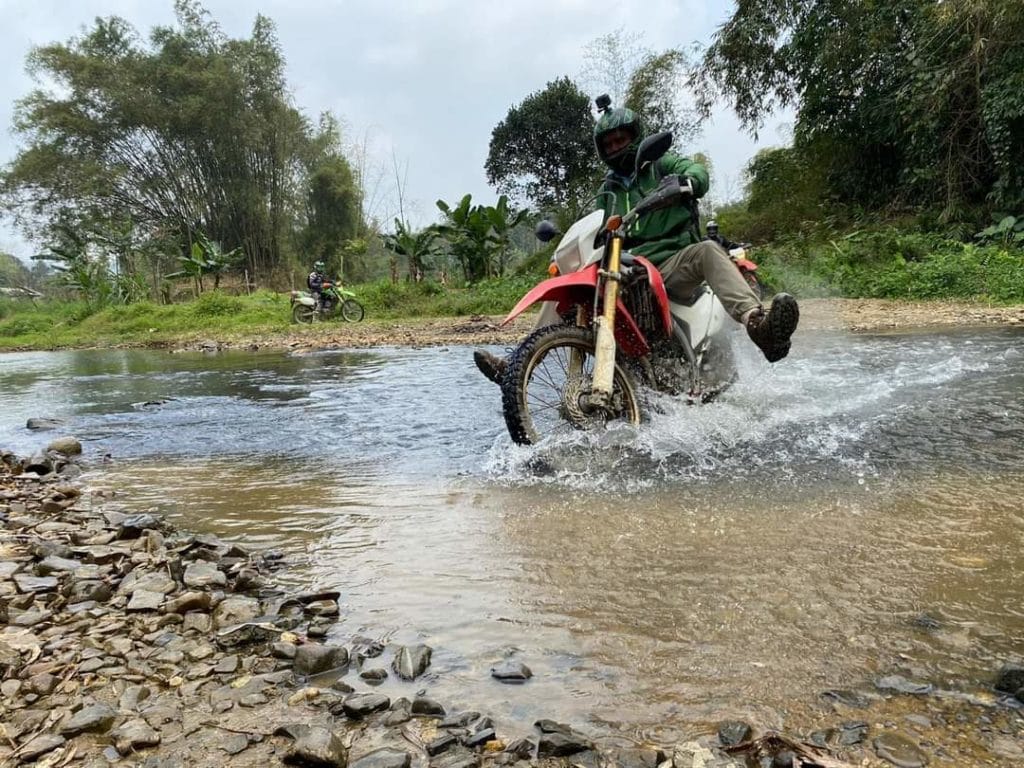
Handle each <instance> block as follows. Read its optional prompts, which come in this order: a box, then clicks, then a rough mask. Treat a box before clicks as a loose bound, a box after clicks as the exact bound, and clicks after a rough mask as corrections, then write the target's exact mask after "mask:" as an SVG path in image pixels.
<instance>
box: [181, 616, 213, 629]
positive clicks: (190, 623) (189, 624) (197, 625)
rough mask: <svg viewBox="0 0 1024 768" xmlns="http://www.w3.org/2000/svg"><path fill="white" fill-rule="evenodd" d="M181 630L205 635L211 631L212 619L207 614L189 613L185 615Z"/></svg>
mask: <svg viewBox="0 0 1024 768" xmlns="http://www.w3.org/2000/svg"><path fill="white" fill-rule="evenodd" d="M181 628H182V630H183V631H188V630H194V631H196V632H199V633H200V634H206V633H207V632H209V631H210V630H211V629H213V619H212V618H211V617H210V615H209V614H208V613H199V612H197V611H190V612H189V613H186V614H185V621H184V622H183V623H182V625H181Z"/></svg>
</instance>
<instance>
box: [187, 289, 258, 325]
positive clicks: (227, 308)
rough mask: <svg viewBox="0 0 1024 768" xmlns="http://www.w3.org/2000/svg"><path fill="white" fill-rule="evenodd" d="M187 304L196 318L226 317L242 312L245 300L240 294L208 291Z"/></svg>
mask: <svg viewBox="0 0 1024 768" xmlns="http://www.w3.org/2000/svg"><path fill="white" fill-rule="evenodd" d="M187 306H188V309H189V312H190V313H191V314H192V316H193V317H196V318H209V317H225V316H228V315H237V314H239V313H240V312H242V310H243V309H244V308H245V301H244V300H243V299H242V298H241V297H239V296H228V295H227V294H226V293H221V292H220V291H207V292H206V293H203V294H201V295H200V296H199V298H198V299H196V300H195V301H193V302H191V303H189V304H188V305H187Z"/></svg>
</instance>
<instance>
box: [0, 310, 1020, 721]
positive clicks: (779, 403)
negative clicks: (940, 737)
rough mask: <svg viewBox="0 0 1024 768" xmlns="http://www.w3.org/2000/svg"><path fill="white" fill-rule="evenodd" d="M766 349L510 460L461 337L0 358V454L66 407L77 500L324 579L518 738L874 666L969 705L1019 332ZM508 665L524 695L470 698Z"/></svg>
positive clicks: (689, 717) (745, 696) (464, 701)
mask: <svg viewBox="0 0 1024 768" xmlns="http://www.w3.org/2000/svg"><path fill="white" fill-rule="evenodd" d="M796 347H797V349H796V351H795V352H794V354H793V355H792V356H791V357H790V358H789V359H788V360H787V361H785V362H784V363H781V364H779V365H776V366H775V367H770V366H768V365H766V364H764V363H762V362H760V361H758V360H755V359H754V357H753V355H752V354H750V353H749V352H748V351H747V350H746V348H744V350H743V352H744V355H745V356H743V357H742V358H741V361H742V378H741V381H740V383H739V384H738V385H737V386H736V387H735V388H734V389H733V390H731V391H730V392H729V393H728V394H727V395H726V396H725V397H724V398H723V399H722V400H721V401H720V402H718V403H715V404H712V405H709V406H702V407H688V406H685V405H682V404H679V403H675V402H670V401H669V402H662V403H658V404H657V405H658V408H657V412H656V413H655V414H654V416H653V418H652V419H651V420H650V422H649V423H645V424H644V425H643V426H642V428H641V429H640V430H639V431H637V432H634V431H633V430H630V429H620V430H613V431H611V432H609V433H605V434H604V435H602V436H600V437H599V438H597V439H593V438H588V437H587V436H583V435H580V436H578V438H576V439H574V440H571V441H569V442H566V443H562V444H560V445H556V446H547V447H541V448H516V447H513V446H512V445H510V443H509V440H508V438H507V435H506V434H505V431H504V427H503V424H502V420H501V413H500V405H499V400H498V392H497V389H496V388H495V387H494V386H493V385H492V384H490V383H489V382H487V381H485V380H484V379H483V378H482V377H481V376H480V375H479V374H478V373H477V372H476V370H475V369H474V368H473V365H472V361H471V358H470V350H468V349H466V348H460V347H451V348H445V349H425V350H409V349H379V350H372V351H341V352H324V353H318V354H311V355H306V356H284V355H280V354H266V353H242V352H238V353H222V354H216V355H203V354H199V353H196V354H173V355H172V354H168V353H165V352H159V351H109V352H62V353H29V354H8V355H2V356H0V447H6V448H9V449H14V450H16V451H18V452H20V453H28V452H31V451H32V450H35V449H38V448H39V447H40V446H41V445H42V444H45V441H46V440H47V438H48V437H49V435H48V434H47V433H31V432H29V431H27V430H25V429H24V425H25V421H26V419H27V418H29V417H32V416H50V417H57V418H62V419H65V420H66V421H67V423H68V427H67V430H66V431H67V432H68V433H71V434H74V435H76V436H77V437H79V438H80V439H82V440H83V442H84V443H85V447H86V454H87V458H89V459H92V460H93V461H94V463H95V464H98V465H99V466H98V468H97V469H96V470H95V471H92V472H90V473H89V475H88V476H87V480H88V481H89V483H90V484H91V485H92V486H94V487H98V488H105V489H120V490H124V491H126V492H127V494H126V496H125V499H126V500H127V501H126V502H125V503H127V504H130V505H132V506H133V507H138V506H139V505H141V506H144V507H156V508H158V509H159V510H160V511H162V512H164V513H166V514H168V515H169V516H170V517H171V518H172V519H173V520H174V521H175V522H176V523H177V524H178V525H179V526H181V527H183V528H186V529H191V530H196V531H209V532H213V533H215V534H217V535H220V536H222V537H225V538H230V539H237V540H240V541H244V542H247V543H248V544H250V545H253V546H258V547H274V548H279V549H282V550H284V551H285V552H286V553H288V554H289V555H290V556H292V562H293V567H292V568H291V569H290V570H288V571H287V572H286V573H285V575H284V578H286V579H288V580H289V581H290V582H291V583H292V584H294V585H297V586H301V587H302V588H314V587H316V588H319V587H336V588H338V589H340V590H341V592H342V598H341V604H342V621H341V623H340V624H339V626H338V629H337V635H338V638H337V639H338V640H339V641H342V640H344V639H346V638H347V637H349V636H350V635H352V634H355V633H364V634H370V635H373V636H375V637H381V638H384V639H390V640H394V641H397V642H411V641H416V642H426V643H428V644H430V645H431V646H433V647H434V648H435V649H436V650H435V656H434V662H433V666H432V667H431V671H430V674H429V675H428V676H427V680H426V682H425V684H424V687H426V688H428V689H429V690H430V693H431V695H433V696H435V697H437V698H439V699H441V700H442V701H446V702H451V703H453V704H456V705H457V706H459V707H462V708H474V709H480V710H484V711H488V712H490V713H492V714H493V715H495V716H496V718H498V719H499V721H503V722H504V723H505V724H506V725H514V726H515V727H521V728H522V729H523V730H526V729H528V728H529V724H530V723H532V721H533V720H534V719H536V718H538V717H557V718H559V719H562V720H564V721H572V722H574V723H576V724H578V725H581V726H584V727H585V728H588V729H589V730H590V731H591V732H592V733H595V734H608V735H615V734H621V735H628V736H633V737H635V736H649V737H652V738H655V739H658V740H667V739H670V738H675V737H677V736H679V735H681V734H686V735H692V734H696V733H702V732H707V731H709V730H712V729H713V727H712V725H711V724H712V723H714V722H716V721H717V720H719V719H722V718H723V717H726V716H736V717H743V718H747V719H750V720H753V721H755V722H757V723H759V724H762V725H765V726H787V727H789V726H792V725H794V724H796V725H799V724H801V723H803V722H806V721H808V718H810V719H813V716H812V715H809V714H807V713H808V712H813V711H815V710H814V708H815V707H816V706H817V704H816V702H818V701H819V699H818V696H819V694H820V693H821V691H823V690H825V689H829V688H844V687H854V688H872V687H873V686H872V681H873V680H875V679H876V678H878V677H880V676H883V675H889V674H902V675H904V676H906V677H910V678H913V679H916V680H925V681H927V682H931V683H934V684H935V685H936V686H937V687H938V688H940V689H942V690H949V691H954V692H957V691H959V692H968V693H970V692H972V691H978V690H981V689H983V688H985V687H986V686H988V685H989V684H990V682H991V677H992V673H993V670H994V669H996V668H997V667H998V666H999V664H1000V663H1001V662H1002V661H1004V660H1007V659H1010V658H1012V657H1013V654H1014V653H1018V654H1019V653H1020V651H1021V648H1022V647H1024V602H1022V600H1021V594H1022V592H1024V548H1022V546H1021V544H1022V540H1024V502H1022V501H1021V499H1024V334H1022V333H1019V332H1012V331H1009V330H993V331H970V332H962V333H955V334H941V335H939V334H914V335H891V336H886V335H874V336H867V335H860V336H847V335H825V334H818V335H814V334H807V335H805V336H804V337H802V338H800V339H799V342H798V344H797V345H796ZM147 403H148V404H147ZM104 454H109V459H108V460H107V462H106V463H103V464H99V459H100V457H102V456H103V455H104ZM507 656H511V657H512V658H515V659H519V660H522V661H524V662H525V663H526V664H528V665H529V666H530V667H531V668H532V670H533V672H534V675H535V677H534V678H533V680H531V681H530V682H529V683H528V684H526V685H523V686H502V685H501V684H499V683H497V682H495V681H492V680H491V679H490V678H489V675H488V671H489V668H490V667H491V666H492V665H493V664H494V663H495V662H497V661H499V660H501V659H502V658H505V657H507ZM382 690H383V692H385V693H388V692H391V691H398V690H402V691H403V692H404V693H408V691H407V689H406V688H405V687H402V686H400V685H399V684H397V683H390V682H389V683H386V684H385V685H384V687H383V689H382Z"/></svg>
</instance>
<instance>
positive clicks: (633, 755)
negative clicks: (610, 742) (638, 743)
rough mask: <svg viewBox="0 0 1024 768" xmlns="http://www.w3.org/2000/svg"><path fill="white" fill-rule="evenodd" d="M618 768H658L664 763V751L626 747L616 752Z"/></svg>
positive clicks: (654, 748)
mask: <svg viewBox="0 0 1024 768" xmlns="http://www.w3.org/2000/svg"><path fill="white" fill-rule="evenodd" d="M616 758H617V759H616V761H615V762H616V763H617V764H618V766H619V768H658V766H659V765H661V764H662V763H663V762H665V752H664V750H661V749H658V748H657V747H627V748H626V749H620V750H618V751H617V752H616Z"/></svg>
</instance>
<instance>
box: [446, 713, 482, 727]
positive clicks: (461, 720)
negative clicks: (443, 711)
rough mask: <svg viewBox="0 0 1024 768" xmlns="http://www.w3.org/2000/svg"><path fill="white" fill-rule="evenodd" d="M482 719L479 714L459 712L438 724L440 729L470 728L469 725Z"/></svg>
mask: <svg viewBox="0 0 1024 768" xmlns="http://www.w3.org/2000/svg"><path fill="white" fill-rule="evenodd" d="M479 719H480V713H479V712H473V711H470V712H459V713H457V714H454V715H448V716H447V717H446V718H445V719H444V720H442V721H441V722H440V723H438V725H437V727H438V728H468V727H469V724H470V723H472V722H475V721H477V720H479Z"/></svg>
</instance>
